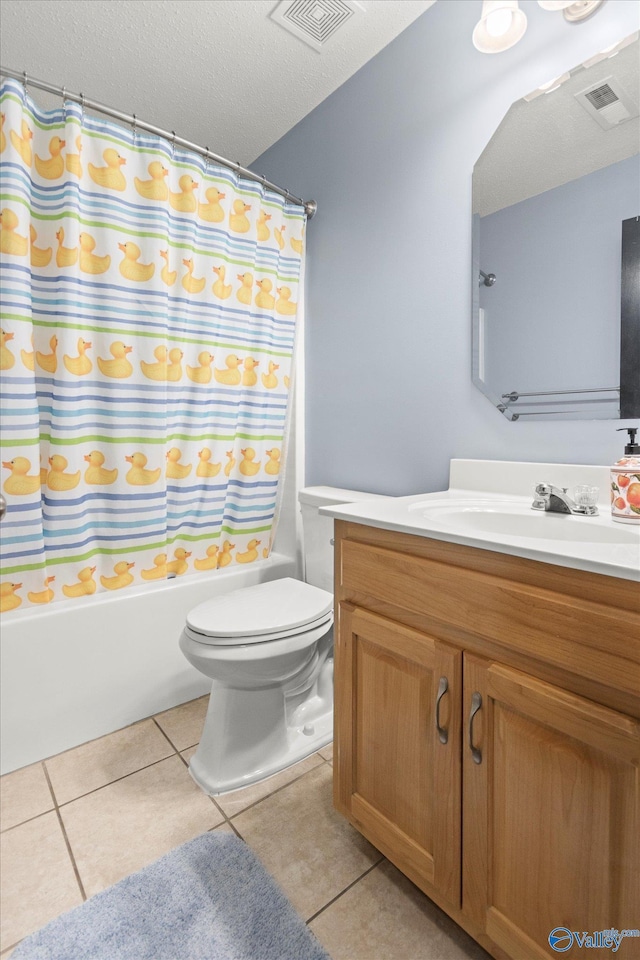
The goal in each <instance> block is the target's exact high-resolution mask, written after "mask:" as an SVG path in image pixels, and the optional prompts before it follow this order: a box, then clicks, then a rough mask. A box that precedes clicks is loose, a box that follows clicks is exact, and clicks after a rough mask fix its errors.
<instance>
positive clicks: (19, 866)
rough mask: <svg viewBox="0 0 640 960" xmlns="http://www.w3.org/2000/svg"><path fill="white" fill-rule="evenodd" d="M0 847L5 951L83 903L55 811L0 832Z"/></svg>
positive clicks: (0, 929)
mask: <svg viewBox="0 0 640 960" xmlns="http://www.w3.org/2000/svg"><path fill="white" fill-rule="evenodd" d="M0 849H1V854H0V859H1V863H2V884H1V886H2V901H1V903H2V906H1V909H0V949H2V950H4V949H5V948H8V947H12V946H14V945H15V944H16V943H17V941H18V940H22V938H23V937H26V936H27V935H28V934H30V933H33V932H34V931H35V930H39V929H40V927H42V926H44V924H45V923H48V922H49V920H53V918H54V917H57V916H58V914H60V913H63V912H64V911H65V910H70V909H71V908H72V907H75V906H77V905H78V904H79V903H82V896H81V894H80V889H79V887H78V882H77V880H76V876H75V873H74V871H73V867H72V865H71V860H70V858H69V852H68V850H67V846H66V844H65V842H64V837H63V835H62V830H61V829H60V823H59V821H58V817H57V814H56V813H54V812H51V813H45V814H43V815H42V816H40V817H36V819H35V820H30V821H29V822H28V823H22V824H20V826H18V827H14V828H13V829H12V830H7V831H6V833H3V834H2V837H0Z"/></svg>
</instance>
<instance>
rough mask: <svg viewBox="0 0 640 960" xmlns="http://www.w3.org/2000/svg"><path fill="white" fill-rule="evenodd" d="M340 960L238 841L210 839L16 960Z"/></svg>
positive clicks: (37, 941) (35, 940) (65, 919)
mask: <svg viewBox="0 0 640 960" xmlns="http://www.w3.org/2000/svg"><path fill="white" fill-rule="evenodd" d="M201 958H202V960H330V958H329V956H328V954H327V953H325V951H324V950H323V948H322V947H321V946H320V944H319V943H318V941H317V940H316V939H315V937H314V936H313V934H312V933H311V932H310V931H309V930H308V929H307V927H306V926H305V924H304V923H303V921H302V920H301V919H300V917H299V916H298V915H297V913H296V912H295V910H294V909H293V907H292V906H291V904H290V903H289V901H288V900H287V898H286V897H285V895H284V894H283V893H282V891H281V890H280V888H279V887H278V885H277V884H276V882H275V881H274V880H273V879H272V878H271V877H270V876H269V874H268V873H267V872H266V870H265V869H264V867H263V866H262V864H261V863H260V861H259V860H258V859H257V858H256V857H255V855H254V854H253V853H252V852H251V850H250V849H249V847H248V846H247V845H246V843H244V842H243V841H242V840H240V839H239V838H238V837H235V836H232V835H230V834H224V833H205V834H203V835H202V836H201V837H196V839H195V840H190V841H189V842H188V843H185V844H183V845H182V846H181V847H177V848H176V849H175V850H172V851H171V853H168V854H166V856H164V857H162V858H161V859H160V860H157V861H156V862H155V863H152V864H151V865H150V866H148V867H145V868H144V870H140V871H139V872H138V873H134V874H132V875H131V876H130V877H126V878H125V879H124V880H121V881H120V882H119V883H116V884H115V886H113V887H109V889H108V890H103V891H102V893H98V894H96V895H95V896H94V897H91V899H89V900H87V902H86V903H83V904H82V905H81V906H79V907H76V908H75V909H74V910H71V911H70V912H69V913H65V914H63V915H62V916H61V917H58V918H57V919H55V920H52V921H51V923H48V924H47V926H46V927H43V929H42V930H40V931H39V932H38V933H34V934H32V935H31V936H30V937H27V938H26V940H23V941H22V943H20V944H19V945H18V946H17V947H16V949H15V950H14V952H13V954H12V960H201Z"/></svg>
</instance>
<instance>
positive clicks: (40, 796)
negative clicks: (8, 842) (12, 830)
mask: <svg viewBox="0 0 640 960" xmlns="http://www.w3.org/2000/svg"><path fill="white" fill-rule="evenodd" d="M47 810H53V798H52V796H51V790H50V789H49V784H48V783H47V778H46V777H45V774H44V769H43V767H42V764H41V763H34V764H32V765H31V766H30V767H23V768H22V770H15V771H14V772H13V773H6V774H5V775H4V777H0V829H2V830H7V829H8V828H9V827H14V826H15V825H16V824H18V823H24V821H25V820H30V819H31V818H32V817H37V816H39V815H40V814H41V813H46V812H47Z"/></svg>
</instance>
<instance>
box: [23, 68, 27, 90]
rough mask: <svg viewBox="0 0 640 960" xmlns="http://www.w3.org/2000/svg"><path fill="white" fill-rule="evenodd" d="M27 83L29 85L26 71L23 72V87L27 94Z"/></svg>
mask: <svg viewBox="0 0 640 960" xmlns="http://www.w3.org/2000/svg"><path fill="white" fill-rule="evenodd" d="M27 83H28V79H27V71H26V70H23V71H22V84H23V86H24V92H25V93H26V92H27Z"/></svg>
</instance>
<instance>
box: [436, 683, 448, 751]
mask: <svg viewBox="0 0 640 960" xmlns="http://www.w3.org/2000/svg"><path fill="white" fill-rule="evenodd" d="M448 689H449V681H448V680H447V678H446V677H440V683H439V684H438V696H437V697H436V730H437V731H438V739H439V740H440V743H446V742H447V741H448V739H449V731H448V730H445V728H444V727H441V726H440V701H441V700H442V698H443V697H444V695H445V693H446V692H447V690H448Z"/></svg>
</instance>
